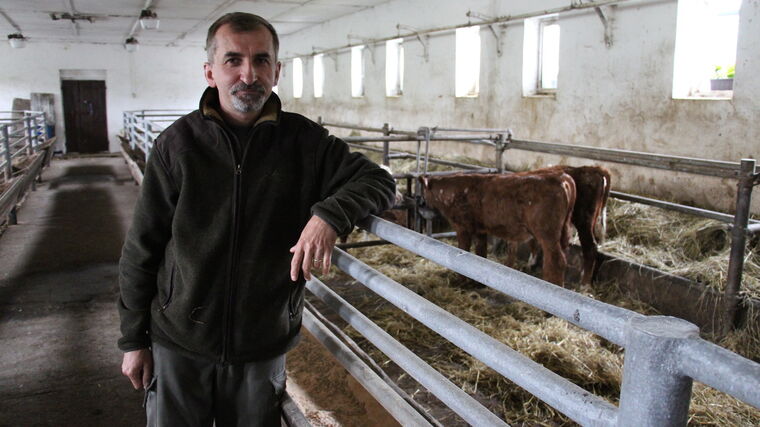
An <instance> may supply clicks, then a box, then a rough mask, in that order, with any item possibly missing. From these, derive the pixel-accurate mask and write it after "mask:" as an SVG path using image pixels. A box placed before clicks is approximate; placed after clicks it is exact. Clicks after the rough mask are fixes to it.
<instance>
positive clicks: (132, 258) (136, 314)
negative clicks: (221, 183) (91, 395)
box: [118, 146, 178, 351]
mask: <svg viewBox="0 0 760 427" xmlns="http://www.w3.org/2000/svg"><path fill="white" fill-rule="evenodd" d="M157 148H158V146H156V148H154V149H153V150H152V151H151V154H150V157H149V159H148V163H147V165H146V167H145V175H144V177H143V182H142V186H141V188H140V196H139V198H138V200H137V205H136V206H135V211H134V217H133V219H132V226H131V227H130V229H129V231H128V232H127V236H126V239H125V242H124V247H123V249H122V253H121V259H120V260H119V290H120V293H119V301H118V308H119V317H120V318H121V334H122V336H121V338H120V339H119V342H118V345H119V348H120V349H121V350H123V351H132V350H137V349H140V348H146V347H148V346H150V337H149V335H148V331H149V329H150V304H151V301H152V300H153V297H154V296H155V295H156V292H157V283H156V277H157V274H158V268H159V266H160V265H161V262H162V260H163V258H164V251H165V249H166V245H167V242H168V241H169V239H170V238H171V225H172V218H173V216H174V209H175V206H176V201H177V195H178V190H177V187H176V185H175V184H174V182H173V180H172V178H171V175H170V174H169V172H168V170H167V168H166V165H165V163H164V161H163V159H162V157H161V153H160V150H158V149H157Z"/></svg>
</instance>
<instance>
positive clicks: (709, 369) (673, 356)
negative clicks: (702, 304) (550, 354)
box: [125, 113, 760, 426]
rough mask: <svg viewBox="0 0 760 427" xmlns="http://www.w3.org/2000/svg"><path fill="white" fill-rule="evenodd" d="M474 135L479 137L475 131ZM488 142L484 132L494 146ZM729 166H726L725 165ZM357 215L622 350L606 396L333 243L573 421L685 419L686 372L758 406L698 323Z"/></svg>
mask: <svg viewBox="0 0 760 427" xmlns="http://www.w3.org/2000/svg"><path fill="white" fill-rule="evenodd" d="M146 117H147V116H146V114H145V113H142V117H136V118H130V119H129V120H127V118H126V113H125V126H126V124H127V123H129V124H130V126H134V129H137V128H138V126H136V125H134V124H139V121H137V120H136V119H137V118H140V119H141V120H145V118H146ZM159 117H167V116H163V115H161V116H159ZM139 128H140V129H143V131H139V130H135V131H128V130H127V129H126V128H125V135H126V136H127V137H128V138H130V144H133V143H134V144H138V145H139V144H140V142H142V144H143V145H142V146H141V149H142V147H145V148H147V149H148V150H149V148H150V145H149V144H147V143H146V141H147V139H146V137H144V136H143V135H141V134H140V133H141V132H143V133H144V132H145V130H147V131H149V132H153V129H155V128H154V127H152V126H151V125H150V124H145V123H142V124H139ZM393 132H398V131H393V130H391V129H390V128H389V127H388V126H385V129H384V133H385V136H391V135H393V134H394V133H393ZM421 134H422V137H423V138H424V139H425V142H426V145H428V143H429V142H430V141H434V140H437V139H436V138H434V137H432V134H433V131H424V132H423V133H421ZM397 135H398V134H397ZM419 135H420V133H414V134H412V133H405V134H403V135H401V137H402V138H410V137H412V136H413V137H414V138H413V139H411V141H418V142H419V143H420V146H421V143H422V142H423V140H422V139H419ZM153 139H155V137H153ZM441 139H445V137H441ZM477 139H478V140H479V141H484V139H483V138H477ZM510 139H511V138H508V137H507V134H505V136H504V137H501V136H500V137H498V141H502V142H503V143H504V144H508V141H510ZM462 140H465V138H462ZM485 140H488V139H487V138H486V139H485ZM133 141H134V142H133ZM490 141H495V140H493V139H492V140H490ZM383 142H385V143H387V142H390V140H383ZM497 144H499V143H497V142H494V146H495V147H496V148H497V149H498V146H497ZM428 146H429V145H428ZM362 148H364V147H362ZM420 148H421V147H420ZM505 149H506V148H505ZM419 152H420V150H419V149H418V153H419ZM428 153H429V152H428ZM146 154H147V153H146ZM384 154H385V155H384V157H385V158H386V159H388V160H390V158H392V157H393V156H394V155H402V154H405V153H401V152H397V153H394V152H391V151H390V150H389V149H388V148H387V145H386V147H385V148H384ZM426 157H427V156H426ZM419 159H420V158H419V156H418V163H417V166H418V169H419V168H421V167H422V165H421V164H420V160H419ZM429 160H430V159H429ZM454 163H456V162H454ZM742 164H743V165H745V164H746V163H744V162H743V163H742ZM468 166H473V165H468ZM476 167H477V166H476ZM745 168H747V169H748V167H746V166H745ZM498 169H499V168H493V170H498ZM729 169H731V170H733V167H731V168H729ZM740 170H744V169H740ZM753 172H754V168H753ZM421 173H424V172H421ZM737 175H739V174H737ZM359 225H360V226H361V227H362V228H363V229H365V230H367V231H369V232H371V233H373V234H375V235H376V236H378V237H379V238H380V239H382V241H384V242H390V243H393V244H395V245H397V246H399V247H401V248H404V249H407V250H409V251H411V252H413V253H415V254H417V255H420V256H422V257H425V258H427V259H429V260H432V261H433V262H436V263H438V264H440V265H442V266H444V267H446V268H448V269H451V270H453V271H455V272H458V273H460V274H463V275H465V276H467V277H469V278H471V279H474V280H476V281H478V282H480V283H483V284H485V285H487V286H489V287H491V288H493V289H495V290H497V291H499V292H502V293H504V294H506V295H509V296H511V297H513V298H516V299H518V300H520V301H523V302H525V303H528V304H530V305H532V306H534V307H536V308H539V309H541V310H544V311H546V312H548V313H550V314H552V315H554V316H557V317H559V318H562V319H564V320H566V321H568V322H570V323H572V324H574V325H576V326H578V327H581V328H583V329H585V330H588V331H590V332H593V333H595V334H597V335H600V336H602V337H604V338H605V339H607V340H609V341H611V342H613V343H615V344H617V345H619V346H621V347H623V348H624V349H625V352H626V354H625V362H624V367H623V383H622V388H621V393H620V399H619V405H618V406H615V405H613V404H612V403H610V402H608V401H606V400H605V399H603V398H601V397H599V396H595V395H593V394H592V393H590V392H588V391H586V390H584V389H582V388H580V387H579V386H577V385H575V384H573V383H572V382H570V381H569V380H567V379H565V378H563V377H561V376H559V375H557V374H555V373H553V372H551V371H550V370H548V369H547V368H545V367H543V366H542V365H540V364H537V363H535V362H533V361H532V360H530V359H528V358H527V357H525V356H523V355H522V354H520V353H519V352H516V351H515V350H513V349H511V348H509V347H508V346H506V345H504V344H503V343H501V342H499V341H497V340H495V339H493V338H492V337H490V336H488V335H486V334H484V333H482V332H481V331H479V330H478V329H476V328H475V327H473V326H472V325H469V324H467V323H466V322H464V321H462V320H461V319H458V318H456V317H455V316H454V315H452V314H450V313H448V312H446V311H445V310H443V309H441V308H440V307H437V306H435V305H434V304H433V303H431V302H429V301H427V300H425V299H424V298H422V297H421V296H419V295H417V294H415V293H414V292H412V291H410V290H408V289H407V288H406V287H404V286H403V285H402V284H399V283H397V282H395V281H394V280H392V279H390V278H388V277H386V276H384V275H383V274H381V273H379V272H378V271H376V270H374V269H372V268H371V267H369V266H367V265H366V264H364V263H362V262H361V261H359V260H357V259H356V258H354V257H352V256H351V255H349V254H347V253H346V252H344V251H342V250H341V249H337V248H336V249H335V250H334V252H333V261H334V264H335V265H336V266H337V267H338V268H340V269H341V270H342V271H344V272H346V273H348V274H349V275H350V276H352V277H354V278H355V279H356V280H358V281H359V282H360V283H362V284H364V285H365V286H367V287H368V288H369V289H371V290H372V291H374V292H375V293H376V294H378V295H379V296H381V297H382V298H384V299H385V300H387V301H389V302H391V303H392V304H394V305H395V306H397V307H398V308H400V309H401V310H402V311H404V312H405V313H407V314H409V315H410V316H412V317H413V318H415V319H417V320H418V321H420V322H421V323H422V324H424V325H425V326H427V327H429V328H430V329H432V330H433V331H435V332H437V333H438V334H439V335H441V336H442V337H444V338H445V339H447V340H448V341H449V342H451V343H452V344H454V345H456V346H458V347H459V348H461V349H462V350H464V351H466V352H467V353H469V354H471V355H472V356H473V357H475V358H477V359H478V360H480V361H482V362H483V363H485V364H486V365H488V366H489V367H491V368H493V369H494V370H495V371H497V372H499V373H500V374H501V375H503V376H504V377H505V378H508V379H509V380H511V381H513V382H514V383H516V384H518V385H519V386H520V387H522V388H524V389H525V390H527V391H529V392H530V393H532V394H534V395H535V396H536V397H538V398H539V399H541V400H543V401H544V402H546V403H548V404H549V405H551V406H552V407H554V408H556V409H557V410H559V411H560V412H562V413H564V414H565V415H567V416H568V417H569V418H571V419H573V420H575V421H576V422H578V423H580V424H583V425H619V426H629V425H637V426H678V425H685V424H686V420H687V412H688V406H689V400H690V397H691V388H692V383H693V380H697V381H699V382H702V383H704V384H706V385H708V386H710V387H713V388H715V389H718V390H720V391H723V392H725V393H728V394H730V395H732V396H734V397H736V398H738V399H740V400H742V401H744V402H746V403H748V404H750V405H752V406H754V407H755V408H759V409H760V393H757V390H760V365H759V364H757V363H754V362H752V361H750V360H747V359H745V358H743V357H741V356H739V355H737V354H735V353H732V352H730V351H728V350H726V349H724V348H721V347H719V346H716V345H714V344H712V343H709V342H707V341H705V340H703V339H701V338H700V337H699V331H698V328H697V327H696V326H695V325H693V324H691V323H689V322H686V321H684V320H681V319H677V318H673V317H667V316H643V315H641V314H638V313H635V312H633V311H630V310H627V309H623V308H620V307H616V306H613V305H609V304H605V303H602V302H599V301H596V300H594V299H592V298H589V297H586V296H584V295H581V294H579V293H576V292H573V291H571V290H568V289H564V288H561V287H558V286H555V285H553V284H550V283H548V282H544V281H543V280H540V279H537V278H534V277H532V276H529V275H526V274H523V273H521V272H518V271H515V270H512V269H510V268H508V267H505V266H503V265H501V264H498V263H495V262H493V261H490V260H488V259H485V258H481V257H478V256H476V255H473V254H470V253H469V252H466V251H463V250H460V249H458V248H454V247H452V246H449V245H447V244H445V243H441V242H439V241H437V240H435V239H434V238H432V237H428V236H425V235H422V234H420V233H417V232H414V231H411V230H408V229H406V228H404V227H401V226H398V225H396V224H393V223H390V222H388V221H385V220H382V219H380V218H377V217H374V216H370V217H368V218H366V219H365V220H363V221H361V222H360V224H359ZM745 229H746V227H745ZM306 287H307V289H308V290H309V291H310V293H312V294H313V295H315V296H316V297H317V298H319V299H320V300H322V301H323V302H324V303H325V304H326V305H327V306H329V307H331V308H333V309H334V310H335V311H336V312H337V313H338V314H339V315H340V316H341V317H342V318H343V319H344V320H346V321H347V322H348V323H349V324H350V325H351V326H352V327H353V328H354V329H356V330H357V331H358V332H360V333H361V334H362V335H363V336H364V337H365V338H367V339H368V340H369V341H370V342H371V343H372V344H373V345H375V346H376V347H377V348H378V349H380V350H381V351H383V352H384V353H385V354H386V355H387V356H388V357H389V358H390V359H391V360H393V361H394V362H395V363H396V364H397V365H398V366H400V367H401V368H402V369H404V370H405V371H406V372H407V373H408V374H409V375H410V376H412V377H413V378H415V380H417V381H418V382H419V383H420V384H422V385H423V386H425V388H427V389H428V390H429V391H430V392H432V393H433V394H434V395H436V396H437V397H438V398H439V399H440V400H441V401H442V402H444V403H445V404H446V405H447V406H449V407H450V408H451V409H452V410H453V411H454V412H456V413H457V414H459V415H460V416H461V417H462V418H463V419H464V420H465V421H467V422H469V423H471V424H473V425H505V423H504V422H503V421H502V420H501V419H500V418H498V417H496V416H495V415H494V414H493V413H490V411H488V410H487V409H486V408H485V407H483V406H482V405H481V404H480V403H478V402H477V401H475V400H474V399H473V398H472V396H470V395H468V394H467V393H465V392H464V391H462V390H461V389H460V388H459V387H457V386H456V385H454V384H452V383H451V382H450V381H449V380H448V379H447V378H445V377H444V376H442V375H441V374H440V373H439V372H437V371H435V370H434V369H433V368H432V367H430V366H429V365H428V364H427V363H425V362H424V361H423V360H422V359H420V358H419V357H418V356H417V355H415V354H414V353H413V352H411V351H410V350H409V349H407V348H406V347H404V346H403V345H402V344H400V343H399V342H398V341H396V340H394V339H393V338H392V337H390V336H389V335H388V334H387V333H386V332H385V331H383V330H382V329H381V328H380V327H379V326H377V325H376V324H374V323H372V322H371V321H370V320H369V319H368V318H367V317H366V316H364V315H363V314H362V313H360V312H359V311H358V310H357V309H356V308H354V307H352V306H350V305H349V304H348V303H347V302H346V301H344V300H343V299H342V298H341V297H340V296H338V295H337V294H336V293H335V292H334V291H332V290H330V289H329V288H328V287H326V286H325V285H324V284H323V283H321V282H320V281H319V280H318V279H316V278H313V279H312V280H310V281H308V282H307V284H306ZM317 317H318V316H315V313H314V312H313V311H312V310H311V309H310V308H307V309H306V310H305V314H304V326H305V327H306V328H307V329H309V330H310V331H311V332H312V334H313V335H314V336H315V337H317V338H318V339H319V340H320V341H322V342H323V343H324V344H325V346H326V347H328V349H330V350H331V351H332V352H333V353H334V354H336V356H337V357H338V359H339V360H340V361H341V363H343V364H344V365H345V366H347V367H348V368H349V371H350V372H351V373H352V374H353V375H354V376H355V378H356V379H357V380H359V381H360V382H362V383H363V384H364V385H365V387H366V389H367V390H368V391H369V392H370V393H371V394H373V395H375V397H376V398H377V399H378V401H379V402H380V403H381V404H383V405H384V406H386V408H387V409H388V411H389V412H390V413H391V415H393V416H394V417H395V418H396V419H397V420H398V421H399V422H400V423H402V424H403V425H431V424H434V423H433V422H431V420H430V419H429V418H427V417H425V416H424V414H419V412H417V411H415V410H414V408H413V407H412V406H411V405H408V404H405V403H404V401H403V399H397V398H395V397H393V396H389V395H388V394H389V393H391V392H393V391H392V390H390V389H389V388H388V387H387V386H384V385H383V384H382V382H384V381H383V380H382V379H380V378H378V377H377V376H376V375H373V374H372V373H371V372H368V371H367V370H366V369H364V367H363V365H364V364H363V362H361V361H359V360H357V358H355V357H352V356H351V355H350V353H351V351H350V350H347V348H346V346H345V345H343V344H341V342H340V340H339V339H337V338H336V337H335V336H334V334H332V333H331V332H330V331H328V330H325V328H324V323H323V322H321V321H320V320H319V319H318V318H317ZM420 415H423V416H420Z"/></svg>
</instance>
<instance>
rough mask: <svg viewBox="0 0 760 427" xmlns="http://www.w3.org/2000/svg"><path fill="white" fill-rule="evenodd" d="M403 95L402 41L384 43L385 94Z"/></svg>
mask: <svg viewBox="0 0 760 427" xmlns="http://www.w3.org/2000/svg"><path fill="white" fill-rule="evenodd" d="M403 93H404V39H403V38H399V39H393V40H388V41H387V42H385V94H386V95H387V96H401V94H403Z"/></svg>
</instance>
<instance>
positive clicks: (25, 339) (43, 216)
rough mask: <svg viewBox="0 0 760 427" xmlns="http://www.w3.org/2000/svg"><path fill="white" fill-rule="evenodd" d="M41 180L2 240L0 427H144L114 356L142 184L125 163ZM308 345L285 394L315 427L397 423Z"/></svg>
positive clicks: (99, 162)
mask: <svg viewBox="0 0 760 427" xmlns="http://www.w3.org/2000/svg"><path fill="white" fill-rule="evenodd" d="M42 178H43V182H42V183H40V184H38V186H37V190H36V191H34V192H30V193H29V194H28V195H27V198H26V200H25V201H24V203H23V204H22V206H21V209H20V210H19V213H18V225H13V226H10V227H8V228H7V229H6V230H5V231H4V232H3V234H2V235H1V236H0V349H2V350H0V427H5V426H109V427H120V426H140V425H145V414H144V412H143V409H142V406H141V405H142V399H143V396H142V391H136V390H133V389H132V387H131V385H130V384H129V382H128V380H127V379H126V378H124V377H123V376H122V375H121V370H120V367H121V357H122V353H121V351H119V350H118V349H117V348H116V340H117V339H118V336H119V330H118V328H119V321H118V313H117V311H116V305H115V301H116V296H117V293H118V289H117V275H118V259H119V256H120V253H121V246H122V244H123V239H124V235H125V233H126V231H127V229H128V227H129V223H130V221H131V217H132V211H133V207H134V203H135V201H136V200H137V195H138V192H139V187H138V186H136V185H135V184H134V181H133V180H132V177H131V176H130V174H129V170H128V169H127V167H126V165H125V163H124V161H123V160H122V158H121V157H80V158H68V159H55V160H53V161H52V162H51V165H50V167H48V168H46V169H44V170H43V172H42ZM304 338H305V339H304V340H303V342H302V343H301V345H299V346H298V347H297V348H296V349H295V350H293V351H292V352H291V353H290V354H289V355H288V371H289V376H291V374H293V376H292V377H290V378H289V379H288V390H289V391H290V394H291V395H292V396H293V398H294V399H295V400H296V402H297V403H298V405H299V406H300V407H301V408H302V410H304V412H305V413H306V415H307V416H308V418H309V419H310V421H311V422H312V423H313V424H314V425H315V426H320V425H365V426H367V425H392V424H393V420H392V419H390V417H389V416H388V415H387V413H385V411H384V410H383V409H382V408H381V407H380V406H379V404H377V402H375V401H374V400H373V399H372V398H371V397H369V396H368V394H367V393H366V391H364V390H363V389H362V387H361V386H360V385H358V383H356V382H355V381H354V380H353V379H352V378H351V377H350V376H349V375H348V374H347V372H345V370H344V369H343V368H342V367H340V366H339V365H338V364H337V362H335V361H334V359H332V358H331V356H330V355H329V353H328V352H326V351H325V350H324V349H323V348H321V346H320V345H319V344H318V343H316V342H314V340H313V338H311V337H310V336H309V335H308V334H305V337H304ZM315 358H316V359H319V360H320V363H319V365H320V367H319V372H318V373H316V372H314V371H315V369H314V363H315V362H314V359H315ZM299 382H300V383H301V384H299Z"/></svg>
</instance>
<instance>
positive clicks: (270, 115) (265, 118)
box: [198, 87, 282, 126]
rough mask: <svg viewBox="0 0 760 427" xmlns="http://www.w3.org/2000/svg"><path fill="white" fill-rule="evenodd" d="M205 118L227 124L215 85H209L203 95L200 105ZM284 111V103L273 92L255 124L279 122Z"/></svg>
mask: <svg viewBox="0 0 760 427" xmlns="http://www.w3.org/2000/svg"><path fill="white" fill-rule="evenodd" d="M198 109H199V110H200V112H201V115H203V117H204V118H207V119H212V120H216V121H218V122H219V123H221V124H224V125H225V126H226V125H227V124H226V122H225V121H224V119H223V118H222V114H221V112H220V110H221V107H220V106H219V91H218V90H217V88H215V87H208V88H206V90H205V91H204V92H203V95H202V96H201V102H200V105H199V107H198ZM281 112H282V103H281V102H280V98H279V97H278V96H277V94H276V93H274V92H272V94H271V95H270V96H269V99H267V101H266V102H265V103H264V107H263V108H262V109H261V115H260V116H259V118H258V119H257V120H256V122H255V123H254V124H253V126H257V125H259V124H260V123H263V122H270V121H271V122H278V121H279V119H280V113H281Z"/></svg>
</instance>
